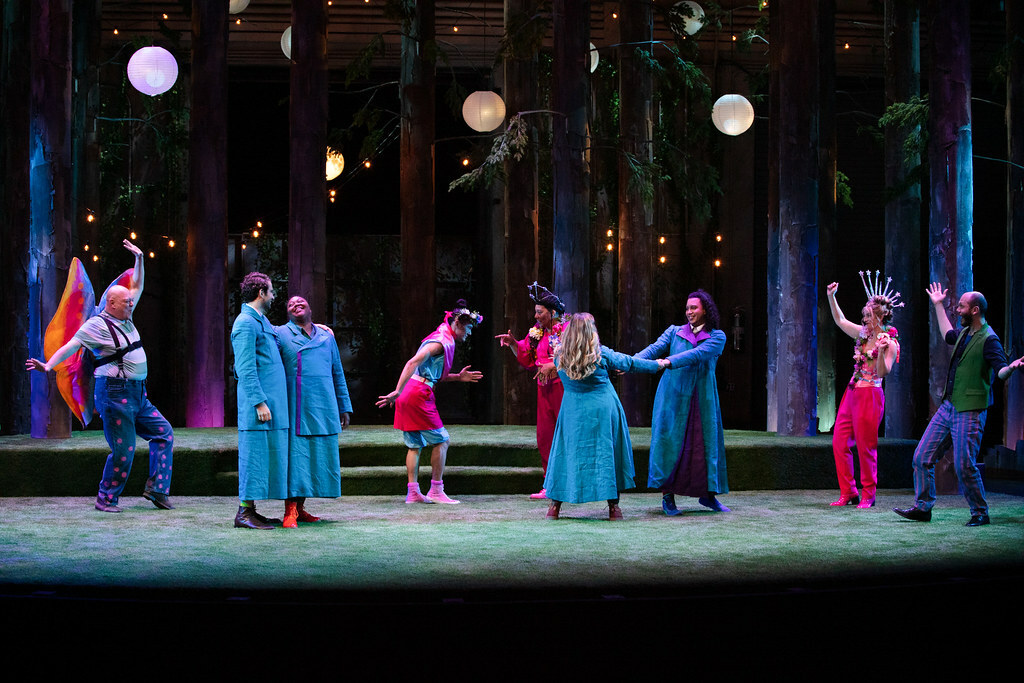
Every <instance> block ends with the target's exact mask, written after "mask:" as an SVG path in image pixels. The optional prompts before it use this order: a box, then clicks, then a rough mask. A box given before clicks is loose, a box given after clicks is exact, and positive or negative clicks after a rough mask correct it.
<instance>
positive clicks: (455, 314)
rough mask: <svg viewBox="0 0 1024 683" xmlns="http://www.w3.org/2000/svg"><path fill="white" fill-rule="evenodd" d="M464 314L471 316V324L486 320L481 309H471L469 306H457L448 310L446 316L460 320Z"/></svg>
mask: <svg viewBox="0 0 1024 683" xmlns="http://www.w3.org/2000/svg"><path fill="white" fill-rule="evenodd" d="M464 315H465V316H469V318H470V324H471V325H479V324H480V323H482V322H483V321H484V317H483V316H482V315H480V313H479V311H471V310H469V309H468V308H456V309H455V310H452V311H448V312H447V313H446V315H445V317H446V318H455V319H456V320H458V319H459V318H461V317H462V316H464Z"/></svg>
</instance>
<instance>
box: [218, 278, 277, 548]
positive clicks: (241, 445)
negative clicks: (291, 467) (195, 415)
mask: <svg viewBox="0 0 1024 683" xmlns="http://www.w3.org/2000/svg"><path fill="white" fill-rule="evenodd" d="M241 288H242V301H243V302H244V303H243V304H242V310H241V311H240V312H239V314H238V317H237V318H235V322H234V324H233V325H232V326H231V348H232V351H233V352H234V355H235V366H234V369H235V376H236V377H237V378H238V499H239V507H238V513H237V514H236V515H235V526H236V527H239V528H245V529H273V528H274V525H275V523H276V524H280V523H281V520H279V519H277V520H274V519H267V518H266V517H264V516H263V515H260V514H259V513H257V512H256V506H255V504H254V501H256V500H267V499H272V500H284V499H285V498H287V497H288V432H289V429H288V389H287V384H286V382H285V374H284V365H283V364H282V363H281V353H280V351H278V347H277V333H276V332H274V326H273V325H271V324H270V321H268V320H267V317H266V313H267V310H268V309H269V308H270V304H271V303H273V301H274V297H275V296H277V292H275V291H274V285H273V284H272V283H271V281H270V278H269V277H267V276H266V275H264V274H263V273H256V272H253V273H249V274H248V275H246V276H245V277H244V278H243V279H242V285H241Z"/></svg>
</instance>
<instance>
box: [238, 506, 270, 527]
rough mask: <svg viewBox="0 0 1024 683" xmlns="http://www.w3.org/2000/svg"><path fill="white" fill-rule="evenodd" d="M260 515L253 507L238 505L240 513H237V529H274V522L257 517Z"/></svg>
mask: <svg viewBox="0 0 1024 683" xmlns="http://www.w3.org/2000/svg"><path fill="white" fill-rule="evenodd" d="M257 517H258V515H257V514H256V511H255V510H253V509H252V508H247V507H245V506H242V505H239V506H238V513H237V514H236V515H235V528H236V529H273V528H274V525H273V524H267V523H266V522H261V521H260V520H259V519H257Z"/></svg>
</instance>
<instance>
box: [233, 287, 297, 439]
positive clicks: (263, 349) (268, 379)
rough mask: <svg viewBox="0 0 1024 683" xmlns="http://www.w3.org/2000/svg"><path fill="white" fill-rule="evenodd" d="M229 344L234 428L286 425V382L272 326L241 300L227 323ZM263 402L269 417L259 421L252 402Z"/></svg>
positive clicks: (261, 427) (241, 429)
mask: <svg viewBox="0 0 1024 683" xmlns="http://www.w3.org/2000/svg"><path fill="white" fill-rule="evenodd" d="M231 348H232V350H233V351H234V353H235V377H236V378H237V379H238V429H239V430H240V431H246V430H270V429H287V428H288V385H287V382H286V381H285V375H284V365H283V364H282V363H281V353H280V352H279V351H278V348H277V334H276V333H275V332H274V326H273V325H271V324H270V322H269V321H268V320H267V319H266V317H264V316H262V315H260V314H259V313H257V312H256V310H255V309H254V308H253V307H252V306H249V305H246V304H243V305H242V312H241V313H239V314H238V317H237V318H235V323H234V325H232V326H231ZM264 402H265V403H266V404H267V407H269V408H270V420H268V421H267V422H260V421H259V418H257V417H256V406H258V405H259V404H260V403H264Z"/></svg>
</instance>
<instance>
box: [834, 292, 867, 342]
mask: <svg viewBox="0 0 1024 683" xmlns="http://www.w3.org/2000/svg"><path fill="white" fill-rule="evenodd" d="M838 289H839V283H837V282H833V283H832V284H830V285H829V286H828V287H826V288H825V296H826V297H827V298H828V307H829V309H831V311H832V320H834V321H835V322H836V325H838V326H839V329H841V330H842V331H843V332H845V333H846V336H848V337H852V338H853V339H856V338H857V337H858V336H859V335H860V325H858V324H857V323H854V322H850V321H849V320H847V319H846V316H845V315H843V311H842V309H841V308H839V303H838V302H837V301H836V290H838Z"/></svg>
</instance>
